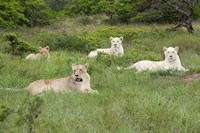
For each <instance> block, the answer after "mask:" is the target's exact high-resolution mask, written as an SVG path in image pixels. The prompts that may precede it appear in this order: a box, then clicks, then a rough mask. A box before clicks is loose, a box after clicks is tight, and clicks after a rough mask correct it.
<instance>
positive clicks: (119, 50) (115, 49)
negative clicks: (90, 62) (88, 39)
mask: <svg viewBox="0 0 200 133" xmlns="http://www.w3.org/2000/svg"><path fill="white" fill-rule="evenodd" d="M110 41H111V48H107V49H97V50H94V51H91V52H90V53H89V54H88V57H89V58H92V57H96V56H97V55H98V52H103V53H105V54H108V55H115V56H123V55H124V49H123V46H122V41H123V37H114V38H113V37H110Z"/></svg>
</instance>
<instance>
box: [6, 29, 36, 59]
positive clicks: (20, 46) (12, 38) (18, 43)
mask: <svg viewBox="0 0 200 133" xmlns="http://www.w3.org/2000/svg"><path fill="white" fill-rule="evenodd" d="M3 37H4V40H5V41H7V42H8V44H9V45H10V47H11V54H12V58H13V56H14V55H15V54H19V55H21V56H22V54H23V53H24V52H28V51H30V52H36V51H37V50H36V48H35V47H33V46H32V45H31V44H29V43H28V42H26V41H24V40H20V39H18V38H17V36H16V34H14V33H5V34H4V35H3ZM9 52H10V51H9Z"/></svg>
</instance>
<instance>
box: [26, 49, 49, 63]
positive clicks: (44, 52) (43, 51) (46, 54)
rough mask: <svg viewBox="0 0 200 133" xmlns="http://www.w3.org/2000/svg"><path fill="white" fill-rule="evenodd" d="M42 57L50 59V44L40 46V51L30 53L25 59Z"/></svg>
mask: <svg viewBox="0 0 200 133" xmlns="http://www.w3.org/2000/svg"><path fill="white" fill-rule="evenodd" d="M40 59H47V60H50V53H49V46H46V47H44V48H42V47H39V53H37V54H29V55H27V56H26V58H25V60H40Z"/></svg>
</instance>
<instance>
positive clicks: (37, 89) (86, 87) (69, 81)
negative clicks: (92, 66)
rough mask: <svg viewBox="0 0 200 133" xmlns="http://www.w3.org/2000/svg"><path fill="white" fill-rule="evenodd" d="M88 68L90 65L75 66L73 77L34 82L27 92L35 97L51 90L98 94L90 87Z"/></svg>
mask: <svg viewBox="0 0 200 133" xmlns="http://www.w3.org/2000/svg"><path fill="white" fill-rule="evenodd" d="M88 66H89V65H88V64H84V65H74V64H73V65H72V71H73V74H72V76H68V77H64V78H59V79H51V80H37V81H34V82H32V83H31V84H30V85H29V86H28V87H27V90H28V91H29V92H30V93H31V94H33V95H35V94H40V93H43V92H45V91H50V90H52V91H54V92H68V91H78V92H84V93H96V94H98V91H96V90H93V89H91V87H90V75H89V74H88V73H87V69H88Z"/></svg>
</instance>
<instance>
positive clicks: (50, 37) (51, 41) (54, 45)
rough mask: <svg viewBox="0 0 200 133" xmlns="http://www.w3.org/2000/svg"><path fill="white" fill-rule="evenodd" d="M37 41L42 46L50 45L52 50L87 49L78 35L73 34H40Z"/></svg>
mask: <svg viewBox="0 0 200 133" xmlns="http://www.w3.org/2000/svg"><path fill="white" fill-rule="evenodd" d="M36 42H37V43H38V44H40V45H41V46H49V47H50V49H52V50H64V49H66V50H75V51H81V52H83V51H85V46H84V45H83V43H82V42H81V40H79V38H78V36H77V35H72V34H62V35H60V34H39V35H38V36H37V37H36Z"/></svg>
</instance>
